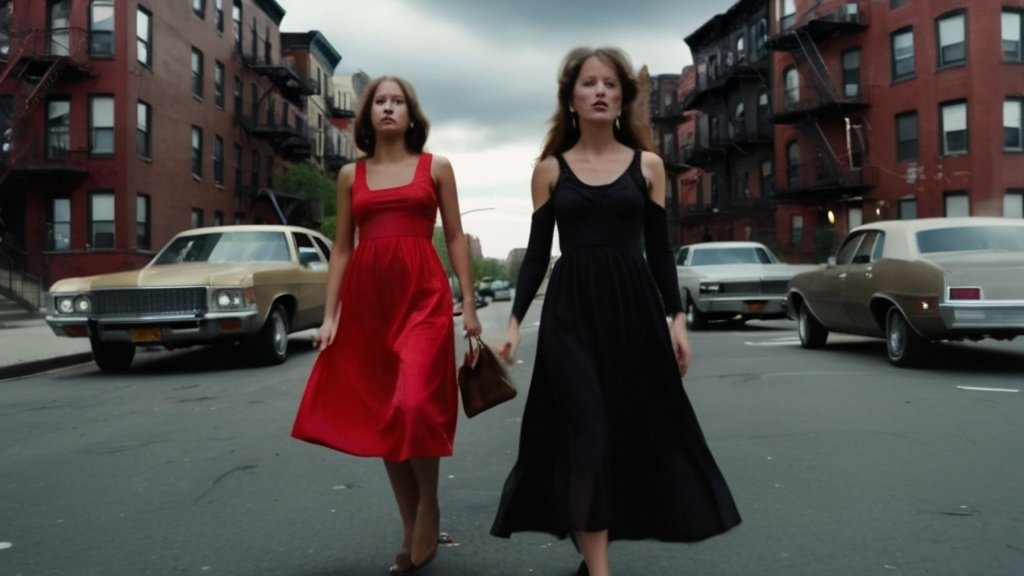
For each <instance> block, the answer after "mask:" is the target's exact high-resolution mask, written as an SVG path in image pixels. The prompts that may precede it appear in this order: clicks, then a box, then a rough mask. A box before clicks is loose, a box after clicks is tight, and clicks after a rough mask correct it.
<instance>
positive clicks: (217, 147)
mask: <svg viewBox="0 0 1024 576" xmlns="http://www.w3.org/2000/svg"><path fill="white" fill-rule="evenodd" d="M213 182H214V183H215V184H217V185H218V186H223V185H224V139H223V138H221V137H220V135H216V136H214V137H213Z"/></svg>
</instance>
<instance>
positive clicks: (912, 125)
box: [896, 112, 918, 162]
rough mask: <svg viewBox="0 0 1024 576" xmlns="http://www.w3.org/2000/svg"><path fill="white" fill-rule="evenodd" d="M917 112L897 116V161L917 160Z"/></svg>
mask: <svg viewBox="0 0 1024 576" xmlns="http://www.w3.org/2000/svg"><path fill="white" fill-rule="evenodd" d="M917 156H918V146H917V112H904V113H903V114H898V115H897V116H896V161H897V162H910V161H913V160H917Z"/></svg>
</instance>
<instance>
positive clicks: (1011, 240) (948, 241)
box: [917, 226, 1024, 254]
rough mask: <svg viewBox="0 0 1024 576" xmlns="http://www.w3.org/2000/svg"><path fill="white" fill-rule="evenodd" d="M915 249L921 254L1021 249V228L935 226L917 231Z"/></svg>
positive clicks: (1023, 241)
mask: <svg viewBox="0 0 1024 576" xmlns="http://www.w3.org/2000/svg"><path fill="white" fill-rule="evenodd" d="M917 249H918V250H919V251H920V252H921V253H922V254H930V253H934V252H961V251H964V250H999V251H1010V252H1021V251H1024V227H1021V226H961V227H959V228H938V229H936V230H922V231H920V232H918V233H917Z"/></svg>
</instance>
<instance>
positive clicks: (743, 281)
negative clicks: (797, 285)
mask: <svg viewBox="0 0 1024 576" xmlns="http://www.w3.org/2000/svg"><path fill="white" fill-rule="evenodd" d="M816 267H817V266H815V265H797V264H786V263H785V262H783V261H781V260H779V258H778V257H777V256H775V254H773V253H772V251H771V250H769V249H768V247H767V246H765V245H764V244H761V243H760V242H743V241H723V242H703V243H700V244H690V245H688V246H683V247H682V248H680V249H679V250H678V251H677V252H676V271H677V274H678V277H679V292H680V295H681V296H682V300H683V306H685V307H686V324H687V326H689V327H691V328H694V329H700V328H705V327H706V326H707V324H708V322H709V321H711V320H728V319H738V320H742V321H746V320H751V319H759V320H768V319H772V318H785V317H786V312H785V310H784V309H783V302H784V301H785V299H786V288H787V287H788V285H789V279H790V278H792V277H793V275H794V274H797V273H798V272H803V271H805V270H810V269H814V268H816Z"/></svg>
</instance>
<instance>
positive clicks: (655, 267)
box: [644, 198, 683, 315]
mask: <svg viewBox="0 0 1024 576" xmlns="http://www.w3.org/2000/svg"><path fill="white" fill-rule="evenodd" d="M666 216H667V215H666V212H665V208H664V207H662V206H659V205H658V204H657V203H655V202H653V201H651V199H650V198H647V202H646V207H645V208H644V247H645V249H646V250H647V265H648V266H649V267H650V268H651V274H652V275H653V276H654V282H655V283H656V284H657V285H658V291H659V292H661V299H662V301H663V302H664V304H665V312H666V313H668V314H672V315H674V314H676V313H678V312H682V311H683V301H682V298H680V296H679V277H678V276H677V275H676V260H675V257H674V255H673V254H672V248H671V247H670V246H669V244H668V219H667V218H666Z"/></svg>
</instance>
